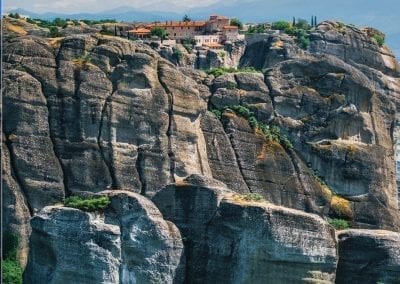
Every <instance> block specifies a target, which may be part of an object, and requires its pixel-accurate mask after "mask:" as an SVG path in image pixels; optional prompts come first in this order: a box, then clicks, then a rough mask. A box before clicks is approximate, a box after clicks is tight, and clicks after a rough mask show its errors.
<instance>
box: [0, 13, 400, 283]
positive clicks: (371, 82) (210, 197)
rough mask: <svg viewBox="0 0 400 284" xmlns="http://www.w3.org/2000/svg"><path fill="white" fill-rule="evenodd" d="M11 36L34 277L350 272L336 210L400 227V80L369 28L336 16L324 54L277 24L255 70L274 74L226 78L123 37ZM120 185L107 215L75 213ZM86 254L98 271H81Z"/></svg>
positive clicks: (25, 225) (8, 111) (259, 43)
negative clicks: (398, 151)
mask: <svg viewBox="0 0 400 284" xmlns="http://www.w3.org/2000/svg"><path fill="white" fill-rule="evenodd" d="M5 22H6V21H5ZM17 22H18V21H17ZM17 22H12V23H11V24H12V25H16V24H17ZM4 29H5V33H6V37H5V38H6V40H5V42H4V45H3V52H4V54H3V55H4V57H3V58H4V63H3V66H4V75H3V78H4V80H3V86H2V87H3V107H4V108H3V118H4V121H3V133H4V135H3V141H2V143H3V148H2V163H3V165H4V167H3V172H2V173H3V175H2V176H3V181H2V182H3V189H4V190H3V201H4V202H3V210H4V212H5V214H6V215H7V216H5V218H3V220H4V222H3V224H2V226H3V229H4V230H5V231H7V232H12V233H16V234H18V235H19V236H20V240H21V242H20V247H19V259H20V261H21V263H22V264H23V263H24V262H25V261H26V258H27V253H28V237H29V235H30V230H31V229H30V225H29V218H31V217H33V219H32V223H31V224H32V226H33V233H32V235H31V243H30V245H29V248H30V249H31V254H30V260H29V264H28V270H27V271H30V272H29V273H28V272H26V274H25V275H26V276H25V277H26V279H27V281H31V282H38V281H36V279H39V278H41V279H50V278H51V279H55V280H54V281H56V280H57V281H58V280H60V281H62V279H63V278H64V277H65V279H66V280H67V281H71V282H80V280H79V278H80V277H83V278H82V279H88V281H89V282H90V281H93V282H102V281H103V282H107V281H108V282H113V281H114V282H118V281H121V282H123V283H126V282H129V281H131V282H133V279H134V278H135V279H142V280H143V281H144V282H146V281H147V280H149V279H150V280H149V281H153V280H151V279H156V278H157V277H161V278H162V279H165V282H174V281H176V282H180V281H183V280H182V279H183V278H182V277H186V279H187V281H189V282H190V281H192V282H202V281H203V282H212V279H214V278H215V279H218V280H220V281H218V282H224V281H225V280H227V279H229V281H231V282H234V283H235V282H257V281H260V282H277V283H287V282H297V281H298V282H301V281H309V282H317V281H328V282H329V281H330V282H332V281H334V278H335V265H336V261H337V253H336V250H335V248H336V244H335V238H334V236H333V235H332V228H331V227H330V226H328V225H327V224H326V222H325V221H324V220H326V219H327V218H328V217H331V218H342V219H346V220H347V221H348V222H349V224H350V226H351V227H353V228H363V229H386V230H390V231H394V232H395V231H399V230H400V218H399V210H398V192H397V189H396V181H395V174H396V172H395V166H394V165H395V149H394V144H395V143H396V142H395V141H396V139H397V140H398V137H399V134H398V133H399V130H398V129H400V128H399V127H398V125H399V123H398V121H400V120H399V119H398V112H397V110H398V108H399V106H400V103H399V102H400V100H399V99H398V98H399V97H400V91H399V90H400V83H399V82H400V81H399V77H400V75H399V72H398V67H397V65H396V64H397V63H393V61H392V60H391V58H392V55H391V53H390V51H389V50H388V49H386V48H385V47H382V48H381V47H379V46H378V45H377V43H376V42H375V40H374V39H371V38H369V36H368V35H366V34H364V33H362V32H361V31H360V30H357V29H355V28H353V27H349V26H345V25H344V26H342V25H340V23H336V22H324V23H322V24H320V25H319V26H318V27H317V28H316V29H314V30H312V31H311V32H310V34H309V37H310V41H311V43H310V46H309V47H308V48H307V49H302V48H300V47H299V46H298V44H297V41H296V39H295V38H294V37H293V36H288V35H285V34H283V33H275V34H268V35H259V36H256V37H255V38H253V39H251V40H249V42H248V45H247V46H246V51H245V53H244V55H243V56H241V59H240V65H241V66H253V67H256V68H258V69H260V71H258V72H239V73H227V74H224V75H221V76H217V77H214V75H208V74H207V73H206V72H203V71H200V70H195V69H193V68H188V67H176V66H175V65H174V64H173V63H171V62H169V61H168V60H165V59H163V58H162V57H161V56H160V55H159V54H158V53H157V52H156V51H155V50H153V49H152V48H151V47H149V46H147V45H144V44H141V43H138V42H133V41H128V40H125V39H121V38H118V37H111V36H101V35H99V34H91V33H88V34H79V35H71V36H67V37H65V38H55V39H46V38H41V37H37V36H32V35H30V34H29V33H27V34H25V33H23V34H18V33H17V34H15V32H13V33H12V29H14V30H15V27H11V28H10V26H9V25H4ZM233 49H234V47H233ZM233 49H232V52H235V51H234V50H233ZM357 50H360V52H359V53H357ZM235 56H236V57H239V56H240V50H237V54H236V55H235ZM236 57H235V59H233V58H232V62H234V61H235V60H237V58H236ZM235 62H236V61H235ZM261 70H263V71H261ZM238 106H243V107H245V108H246V111H247V110H248V111H249V113H251V116H252V117H251V120H250V117H248V118H246V115H243V114H240V113H239V111H237V108H238ZM229 107H231V108H232V109H231V110H229V109H227V108H229ZM234 109H236V110H234ZM211 110H212V111H214V113H212V112H211ZM257 125H259V126H260V125H263V126H264V130H263V129H261V128H260V127H258V128H257V127H256V126H257ZM267 125H268V126H269V127H270V128H268V129H269V133H268V131H267V130H268V129H267ZM272 126H275V127H279V130H277V128H272ZM266 129H267V130H266ZM271 129H274V133H272V132H271V131H272V130H271ZM286 138H288V139H287V140H285V139H286ZM188 176H189V177H188ZM200 176H201V177H200ZM105 189H108V190H110V191H108V192H106V193H103V194H108V195H109V196H110V198H111V199H112V205H111V207H110V208H108V209H107V210H105V211H104V212H103V213H87V212H82V211H79V210H75V209H68V208H64V207H60V203H62V202H63V201H64V197H65V196H70V195H76V194H83V193H82V192H85V194H89V195H90V194H96V193H99V192H102V191H104V190H105ZM119 190H126V191H128V192H129V193H127V192H121V191H119ZM113 192H115V193H113ZM138 194H141V196H140V195H138ZM249 194H250V195H249ZM254 194H259V195H261V196H262V197H263V198H264V199H265V202H264V201H263V202H253V201H251V202H247V201H246V199H245V198H246V196H248V195H249V196H253V197H254V196H256V197H257V198H258V195H254ZM153 197H154V198H153ZM146 198H153V200H154V202H155V203H156V204H157V206H158V207H159V208H160V211H161V212H162V213H163V214H164V217H165V218H166V219H168V220H170V221H173V222H174V223H176V225H177V227H178V228H179V230H181V233H182V235H183V237H181V236H179V232H178V231H177V229H176V228H175V227H174V226H173V225H172V224H171V223H169V222H167V221H165V220H163V217H162V215H161V214H160V213H159V212H158V211H157V209H156V208H155V207H154V205H153V204H152V203H150V202H149V201H148V200H146ZM125 202H126V203H125ZM43 208H45V209H43ZM312 213H313V214H312ZM135 214H136V215H135ZM318 215H319V216H318ZM149 216H150V217H149ZM151 216H153V217H154V218H153V217H151ZM67 227H69V229H67ZM81 228H85V230H84V231H83V232H82V229H81ZM128 232H131V233H132V232H134V233H132V234H130V233H128ZM139 235H140V236H141V238H142V237H143V238H142V239H138V238H137V237H136V236H139ZM150 235H151V236H154V238H155V239H154V240H152V239H151V238H145V237H144V236H150ZM76 236H78V237H79V238H80V239H81V240H82V243H83V245H82V244H80V243H77V242H73V241H72V239H74V238H76ZM368 238H370V237H368ZM368 238H363V240H366V241H365V242H366V244H368V243H369V241H368ZM374 238H375V237H374ZM375 239H378V238H375ZM390 239H391V240H392V239H393V240H394V241H393V246H391V247H396V246H397V244H396V243H397V241H396V240H395V238H390ZM181 241H182V242H181ZM343 241H344V239H343ZM381 241H382V242H386V239H385V238H382V239H381V240H380V241H379V242H381ZM379 242H378V241H375V243H379ZM182 243H183V244H184V245H185V247H186V253H185V255H183V248H182ZM316 244H318V245H316ZM40 246H42V247H44V248H46V249H44V250H42V251H41V250H40ZM373 246H374V245H373ZM373 246H372V247H373ZM139 248H140V249H139ZM349 250H351V249H350V248H349ZM160 251H162V253H160ZM345 251H346V249H344V250H342V252H341V254H342V255H343V256H345V255H346V252H345ZM388 251H392V248H391V249H388ZM66 252H68V253H66ZM82 253H83V255H85V256H87V255H92V256H93V258H85V257H82ZM130 255H134V256H135V257H136V256H140V257H136V258H135V259H131V258H130ZM55 257H56V258H57V262H54V261H53V260H54V258H55ZM158 257H160V259H158ZM346 257H347V256H345V258H343V259H344V260H345V259H346ZM365 257H366V258H368V257H369V256H365ZM339 258H340V257H339ZM389 259H390V261H389V262H390V263H392V262H391V261H392V259H394V257H391V256H390V257H389ZM184 260H186V261H187V263H186V266H185V271H186V272H185V275H186V276H182V273H181V272H180V271H181V270H180V269H181V266H182V265H184V262H185V261H184ZM59 261H60V262H59ZM82 261H83V262H84V264H83V267H85V269H86V270H88V271H91V272H90V273H88V274H87V275H83V274H82V272H76V274H77V275H76V276H74V275H70V274H72V273H69V274H68V271H75V270H74V269H72V266H74V267H80V266H81V262H82ZM142 261H143V262H142ZM146 261H147V262H146ZM61 262H63V263H64V264H62V265H61V264H60V265H59V263H61ZM339 262H340V260H339ZM97 264H98V265H97ZM42 265H43V267H45V269H42V270H40V269H39V268H38V267H39V266H42ZM388 265H389V264H388ZM390 265H392V264H390ZM390 265H389V266H390ZM143 267H146V269H145V268H143ZM287 267H292V268H293V269H291V270H288V269H287ZM343 267H345V266H343ZM343 267H342V268H340V269H348V268H343ZM349 269H350V270H352V269H353V268H349ZM354 269H355V270H357V269H359V268H357V267H356V268H354ZM383 270H384V269H383V268H381V267H380V266H379V264H375V263H374V264H373V267H372V268H371V271H383ZM33 271H38V272H33ZM100 271H102V273H100ZM394 271H396V270H394ZM103 272H104V273H103ZM217 272H218V273H217ZM35 273H38V274H35ZM374 273H375V272H374ZM380 273H381V272H377V273H376V275H378V274H379V275H392V274H390V272H388V271H386V272H385V273H383V274H380ZM396 273H397V272H396ZM30 274H32V275H30ZM374 275H375V274H374ZM395 275H396V274H395ZM29 277H38V278H35V279H33V278H32V279H30V278H29ZM74 277H75V278H74ZM85 277H87V278H85ZM140 277H142V278H140ZM340 277H342V276H340ZM374 277H375V276H374ZM388 277H389V276H388ZM390 277H392V276H390ZM29 279H30V280H29ZM129 279H130V280H129ZM146 279H147V280H146ZM338 279H339V278H338ZM387 279H388V280H387V281H391V278H387ZM49 281H50V280H49ZM57 281H56V282H57ZM137 281H138V282H140V281H139V280H137ZM143 281H142V282H143ZM377 281H378V280H377Z"/></svg>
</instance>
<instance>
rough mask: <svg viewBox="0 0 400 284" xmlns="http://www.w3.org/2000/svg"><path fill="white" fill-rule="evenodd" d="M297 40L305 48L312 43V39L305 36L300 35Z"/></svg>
mask: <svg viewBox="0 0 400 284" xmlns="http://www.w3.org/2000/svg"><path fill="white" fill-rule="evenodd" d="M297 42H298V44H300V46H301V48H303V49H307V47H308V46H309V45H310V40H309V39H308V37H305V36H301V37H298V38H297Z"/></svg>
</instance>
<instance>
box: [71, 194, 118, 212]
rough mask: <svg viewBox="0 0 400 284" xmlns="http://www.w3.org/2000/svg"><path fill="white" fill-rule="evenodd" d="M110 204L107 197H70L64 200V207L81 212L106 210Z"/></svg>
mask: <svg viewBox="0 0 400 284" xmlns="http://www.w3.org/2000/svg"><path fill="white" fill-rule="evenodd" d="M110 203H111V202H110V199H109V198H108V197H107V196H101V197H93V198H81V197H79V196H71V197H68V198H66V199H65V203H64V205H65V206H66V207H72V208H77V209H80V210H83V211H96V210H102V209H105V208H107V206H108V205H109V204H110Z"/></svg>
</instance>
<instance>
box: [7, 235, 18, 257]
mask: <svg viewBox="0 0 400 284" xmlns="http://www.w3.org/2000/svg"><path fill="white" fill-rule="evenodd" d="M18 244H19V237H18V235H16V234H14V233H11V232H4V234H3V259H9V260H16V259H17V251H18Z"/></svg>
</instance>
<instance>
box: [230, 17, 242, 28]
mask: <svg viewBox="0 0 400 284" xmlns="http://www.w3.org/2000/svg"><path fill="white" fill-rule="evenodd" d="M231 25H232V26H236V27H238V28H239V29H243V24H242V22H241V21H240V20H239V19H238V18H232V19H231Z"/></svg>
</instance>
